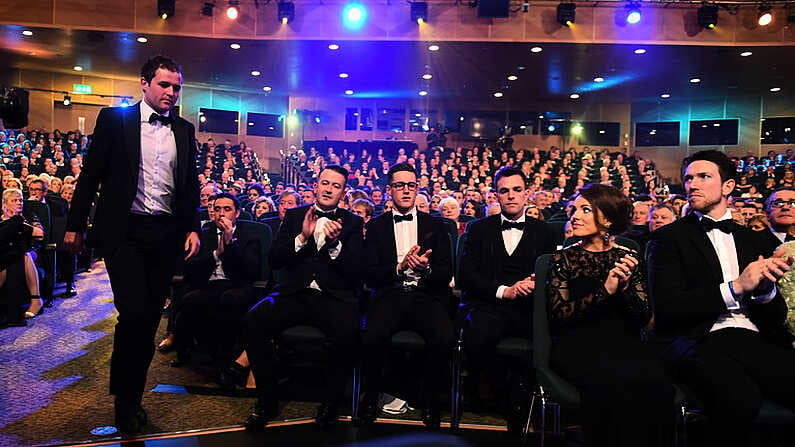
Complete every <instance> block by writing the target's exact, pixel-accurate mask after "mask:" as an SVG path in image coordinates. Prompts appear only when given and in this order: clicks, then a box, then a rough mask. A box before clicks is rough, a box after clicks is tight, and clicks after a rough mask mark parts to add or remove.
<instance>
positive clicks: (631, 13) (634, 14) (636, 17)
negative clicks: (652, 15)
mask: <svg viewBox="0 0 795 447" xmlns="http://www.w3.org/2000/svg"><path fill="white" fill-rule="evenodd" d="M640 18H641V14H640V4H639V3H635V2H629V3H628V4H627V18H626V20H627V23H629V24H630V25H637V24H638V23H639V22H640Z"/></svg>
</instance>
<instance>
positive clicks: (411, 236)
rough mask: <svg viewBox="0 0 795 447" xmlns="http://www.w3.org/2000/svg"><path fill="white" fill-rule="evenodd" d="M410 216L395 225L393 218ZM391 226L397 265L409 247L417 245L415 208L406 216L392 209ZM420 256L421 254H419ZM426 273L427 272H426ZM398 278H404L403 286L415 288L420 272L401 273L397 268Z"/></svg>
mask: <svg viewBox="0 0 795 447" xmlns="http://www.w3.org/2000/svg"><path fill="white" fill-rule="evenodd" d="M408 215H411V216H412V218H411V220H404V221H401V222H400V223H396V222H395V220H394V216H408ZM392 225H394V228H395V248H397V265H398V266H399V265H400V263H401V262H403V258H405V257H406V255H407V254H408V252H409V250H411V247H413V246H415V245H417V231H418V230H417V208H416V207H415V208H412V209H411V211H409V212H408V213H406V214H400V213H399V212H398V211H397V210H396V209H392ZM420 254H422V253H420ZM426 273H427V272H426ZM397 274H398V276H404V275H405V278H404V279H403V285H404V286H416V285H417V284H419V282H420V278H422V272H415V271H413V270H411V269H408V270H405V271H404V272H403V273H401V272H400V269H399V268H397Z"/></svg>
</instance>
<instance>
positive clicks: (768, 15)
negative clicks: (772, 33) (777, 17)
mask: <svg viewBox="0 0 795 447" xmlns="http://www.w3.org/2000/svg"><path fill="white" fill-rule="evenodd" d="M771 9H773V8H772V7H771V6H770V5H769V4H767V3H762V4H761V5H759V15H758V19H757V23H759V26H767V25H770V24H771V23H772V22H773V13H772V12H770V10H771Z"/></svg>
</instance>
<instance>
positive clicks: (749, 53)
mask: <svg viewBox="0 0 795 447" xmlns="http://www.w3.org/2000/svg"><path fill="white" fill-rule="evenodd" d="M752 54H754V53H753V52H751V51H743V52H742V53H740V56H742V57H748V56H750V55H752Z"/></svg>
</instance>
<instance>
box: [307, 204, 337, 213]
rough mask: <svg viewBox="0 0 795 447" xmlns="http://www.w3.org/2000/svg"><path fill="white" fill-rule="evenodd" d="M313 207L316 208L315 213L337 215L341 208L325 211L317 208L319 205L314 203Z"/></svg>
mask: <svg viewBox="0 0 795 447" xmlns="http://www.w3.org/2000/svg"><path fill="white" fill-rule="evenodd" d="M312 206H313V207H314V208H315V211H317V212H320V213H336V212H337V210H338V209H339V207H336V208H334V209H333V210H328V211H324V210H321V209H320V207H318V206H317V203H313V204H312Z"/></svg>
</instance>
